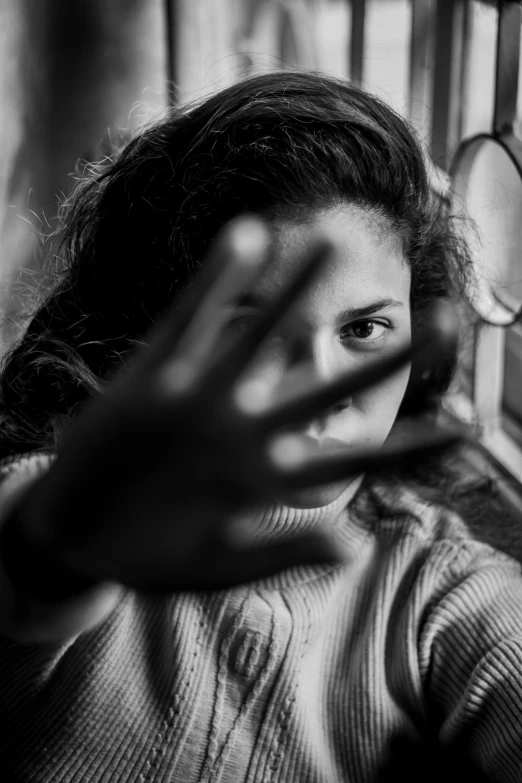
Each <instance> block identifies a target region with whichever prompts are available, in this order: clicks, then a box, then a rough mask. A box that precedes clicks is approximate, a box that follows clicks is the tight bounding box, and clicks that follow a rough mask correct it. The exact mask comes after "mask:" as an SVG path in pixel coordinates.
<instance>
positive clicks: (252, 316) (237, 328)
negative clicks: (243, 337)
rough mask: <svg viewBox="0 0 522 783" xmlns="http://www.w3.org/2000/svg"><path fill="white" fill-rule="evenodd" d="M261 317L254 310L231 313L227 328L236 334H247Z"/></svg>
mask: <svg viewBox="0 0 522 783" xmlns="http://www.w3.org/2000/svg"><path fill="white" fill-rule="evenodd" d="M258 319H259V313H255V312H253V311H252V310H248V311H245V310H242V311H241V310H239V311H236V312H234V313H232V314H231V316H230V318H228V320H227V322H226V324H225V329H226V330H227V331H230V332H232V333H233V332H235V333H236V334H246V333H247V332H248V331H250V330H251V329H252V326H253V325H254V323H255V322H256V320H258Z"/></svg>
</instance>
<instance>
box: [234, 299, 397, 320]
mask: <svg viewBox="0 0 522 783" xmlns="http://www.w3.org/2000/svg"><path fill="white" fill-rule="evenodd" d="M234 304H235V306H236V307H253V308H260V307H263V306H266V302H265V301H264V300H263V299H262V297H259V296H256V295H254V294H244V295H242V296H239V297H238V298H237V299H236V300H235V303H234ZM399 307H404V302H400V301H399V300H398V299H392V298H391V297H386V298H384V299H378V300H377V301H376V302H372V303H371V304H367V305H364V307H350V308H348V309H347V310H343V311H342V312H340V313H339V314H338V315H337V316H336V318H335V320H336V323H337V324H344V323H346V321H356V320H357V319H359V318H366V317H367V316H369V315H373V314H374V313H377V312H379V311H380V310H385V309H389V308H394V309H395V308H399Z"/></svg>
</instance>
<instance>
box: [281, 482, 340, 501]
mask: <svg viewBox="0 0 522 783" xmlns="http://www.w3.org/2000/svg"><path fill="white" fill-rule="evenodd" d="M352 481H353V479H350V480H349V481H343V482H338V483H336V484H325V485H324V486H323V487H306V488H304V489H296V490H293V491H290V492H286V493H285V494H284V495H281V496H279V497H278V498H277V500H278V502H279V503H282V504H283V505H285V506H289V507H290V508H321V507H322V506H327V505H328V504H329V503H333V502H334V501H335V500H337V498H338V497H339V496H340V495H342V493H343V492H344V491H345V490H346V489H348V487H349V486H350V484H351V483H352Z"/></svg>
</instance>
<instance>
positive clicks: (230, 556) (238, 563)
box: [207, 533, 347, 589]
mask: <svg viewBox="0 0 522 783" xmlns="http://www.w3.org/2000/svg"><path fill="white" fill-rule="evenodd" d="M218 557H219V560H218V563H217V564H216V569H215V571H214V572H213V573H212V574H211V575H209V578H210V579H211V584H209V585H208V586H207V589H225V588H228V587H232V586H234V585H240V584H245V583H248V582H252V581H254V580H257V579H264V578H266V577H269V576H273V575H274V574H277V573H279V572H281V571H284V570H285V569H288V568H294V567H296V566H303V565H324V564H328V563H331V564H336V565H337V564H340V563H343V562H346V559H347V556H346V553H345V552H344V550H343V549H342V548H341V546H340V544H338V543H337V542H336V541H335V540H334V539H333V538H332V537H330V536H327V535H326V534H321V533H309V534H304V535H300V536H296V537H292V538H290V539H288V540H285V541H281V542H277V543H274V544H266V545H263V546H256V547H251V548H245V547H244V546H243V545H241V547H240V548H235V547H234V546H231V547H230V549H227V551H226V552H224V553H223V554H220V555H219V556H218Z"/></svg>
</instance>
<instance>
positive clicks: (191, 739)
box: [0, 459, 522, 783]
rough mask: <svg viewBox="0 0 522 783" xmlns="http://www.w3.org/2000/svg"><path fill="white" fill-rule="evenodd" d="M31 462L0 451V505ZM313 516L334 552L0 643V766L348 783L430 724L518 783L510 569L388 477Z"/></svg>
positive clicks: (519, 606) (279, 515) (516, 626)
mask: <svg viewBox="0 0 522 783" xmlns="http://www.w3.org/2000/svg"><path fill="white" fill-rule="evenodd" d="M39 468H41V462H39V461H38V460H37V459H32V460H31V459H29V460H23V461H21V462H20V463H18V464H17V465H12V466H11V467H10V469H9V477H8V480H7V482H5V485H6V486H7V485H9V487H10V489H9V491H6V490H4V491H3V494H2V493H0V503H5V502H6V498H8V496H9V494H10V492H12V491H16V485H17V483H18V484H20V483H23V482H24V481H26V480H28V478H29V477H30V476H31V474H32V472H34V471H36V470H38V469H39ZM17 477H18V478H17ZM317 513H319V512H317ZM301 514H304V515H305V516H306V515H307V514H308V517H310V514H311V512H297V511H292V510H289V509H280V510H279V512H277V511H276V510H272V513H271V517H270V520H271V522H270V524H272V526H273V527H274V529H275V530H279V531H281V530H283V531H284V530H287V529H290V528H292V527H293V526H299V524H300V519H299V517H300V515H301ZM325 514H327V515H329V517H330V521H331V520H332V519H334V518H335V519H334V521H335V524H336V525H337V528H338V531H339V535H340V536H341V537H342V539H343V541H344V544H345V546H346V548H347V550H348V551H349V553H350V557H349V560H348V562H347V563H346V564H343V565H338V566H328V565H324V566H303V567H299V568H293V569H289V570H287V571H284V572H282V573H281V574H279V575H278V576H276V577H272V578H270V579H264V580H259V581H257V582H253V583H251V584H249V585H245V586H242V587H238V588H235V589H231V590H227V591H222V592H215V593H203V594H182V595H175V596H166V597H151V596H147V595H145V594H140V593H137V592H135V591H131V590H129V591H127V592H125V593H124V594H123V597H122V598H121V600H120V601H119V603H118V605H117V606H116V608H115V609H114V610H113V611H112V613H111V614H110V615H109V617H108V618H106V619H105V620H104V621H103V622H101V623H100V624H99V625H98V626H97V627H96V628H94V629H92V630H89V631H85V632H83V633H80V634H79V635H78V636H76V637H75V638H72V639H69V640H67V641H65V642H63V643H60V644H44V645H33V644H20V643H16V642H13V641H11V640H9V639H6V638H3V639H0V705H1V706H0V713H1V715H0V732H1V733H0V736H1V737H2V741H1V744H0V779H1V780H2V781H4V780H5V781H6V783H30V782H32V783H108V782H109V781H114V782H115V783H116V782H117V783H175V782H177V781H182V783H196V782H198V783H243V781H244V782H245V783H247V782H248V783H278V782H280V783H283V781H284V783H304V781H306V782H307V783H341V782H342V783H347V782H353V783H366V781H373V780H375V776H376V774H377V771H378V769H379V767H380V765H381V764H382V763H383V761H384V760H385V759H386V757H387V754H388V751H389V748H390V743H391V742H392V740H393V738H394V737H396V736H398V735H399V734H401V733H406V734H408V735H409V736H411V737H412V738H415V737H416V736H420V734H421V733H422V732H423V731H424V729H426V727H428V726H434V727H435V730H436V732H437V734H438V738H439V740H440V743H441V745H443V746H448V747H451V746H455V745H456V746H458V747H459V748H461V749H465V750H466V752H467V753H469V755H470V757H471V758H472V759H473V760H474V761H475V763H476V764H477V765H478V767H479V768H480V769H481V770H483V771H484V772H485V773H486V774H487V775H488V776H489V777H490V779H491V780H493V781H499V782H500V781H520V780H522V579H521V575H520V567H519V565H518V564H517V563H516V562H515V561H513V560H511V559H510V558H508V557H507V556H506V555H503V554H501V553H499V552H497V551H495V550H493V549H492V548H490V547H488V546H487V545H485V544H483V543H480V542H477V541H474V540H471V539H470V538H469V535H468V533H467V531H466V528H465V526H464V524H463V523H462V522H461V520H460V519H458V518H457V517H456V516H455V515H453V514H451V513H449V512H447V511H444V510H442V509H441V508H437V507H434V506H429V505H426V504H425V503H423V502H421V501H420V500H419V498H418V497H417V496H416V495H415V494H413V493H412V492H409V491H406V490H401V491H397V490H394V489H393V488H392V487H386V486H385V485H383V486H380V487H374V489H373V490H372V491H371V492H370V491H369V490H367V489H365V488H364V487H363V488H362V489H361V490H360V491H359V492H358V493H357V495H356V497H355V499H354V500H353V501H352V502H351V503H350V504H349V506H348V509H347V510H346V509H345V508H344V507H339V502H336V503H334V504H332V505H331V506H330V507H327V508H326V510H323V511H322V512H320V516H321V515H323V516H324V515H325ZM308 521H310V520H309V519H308ZM270 524H267V522H266V519H265V528H266V529H267V530H268V529H269V528H270ZM468 779H471V778H468Z"/></svg>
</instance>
